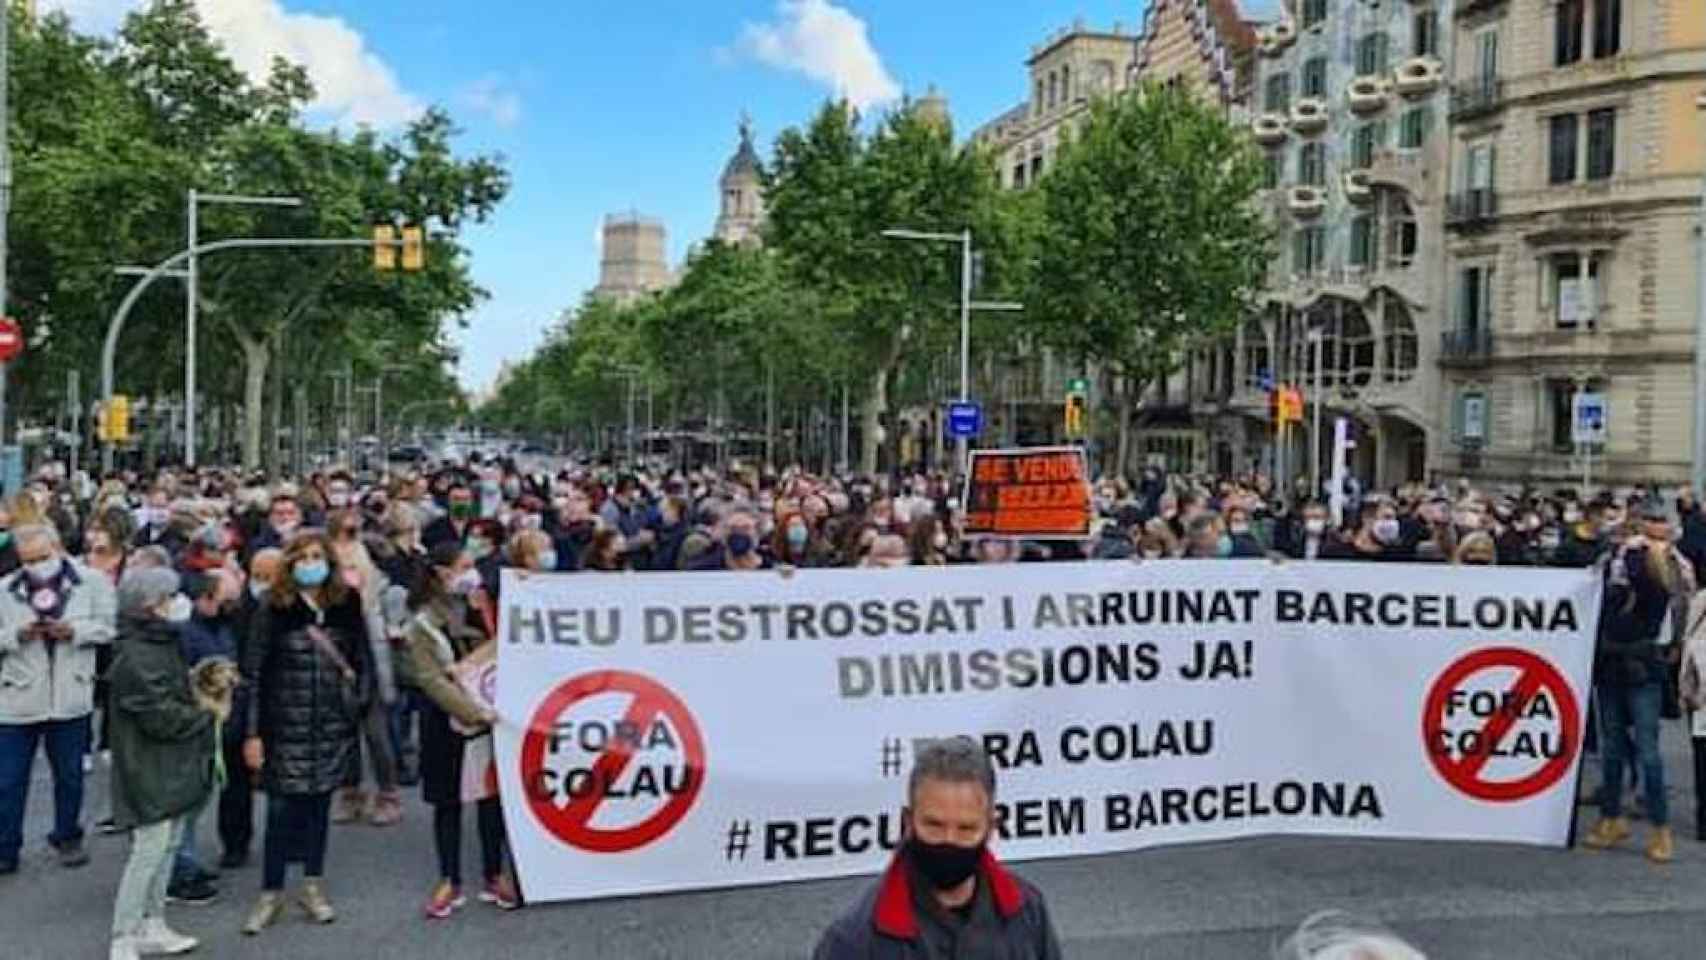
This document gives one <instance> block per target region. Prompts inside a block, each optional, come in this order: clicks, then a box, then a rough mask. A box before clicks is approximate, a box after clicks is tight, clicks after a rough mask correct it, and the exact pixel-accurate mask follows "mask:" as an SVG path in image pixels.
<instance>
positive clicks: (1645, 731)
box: [1596, 679, 1670, 827]
mask: <svg viewBox="0 0 1706 960" xmlns="http://www.w3.org/2000/svg"><path fill="white" fill-rule="evenodd" d="M1659 683H1660V681H1659V680H1656V679H1655V680H1651V681H1649V682H1647V683H1643V684H1639V685H1635V686H1628V685H1624V684H1619V683H1601V684H1599V687H1598V689H1597V690H1596V698H1597V700H1598V703H1599V708H1600V711H1599V712H1600V718H1601V723H1602V724H1603V726H1602V728H1601V730H1600V738H1599V746H1600V761H1601V763H1603V764H1604V768H1605V775H1604V778H1603V780H1602V782H1603V783H1605V784H1606V789H1605V790H1604V792H1603V794H1602V795H1601V797H1600V807H1599V811H1600V814H1601V815H1603V816H1606V817H1620V816H1622V815H1623V790H1622V785H1623V782H1624V781H1623V768H1624V766H1625V765H1626V764H1639V765H1640V769H1641V789H1642V790H1643V791H1645V794H1644V795H1645V797H1646V801H1647V817H1648V819H1650V820H1651V821H1652V822H1653V826H1655V827H1662V826H1664V825H1665V824H1667V823H1669V822H1670V809H1669V807H1668V806H1667V805H1666V798H1665V767H1664V758H1662V757H1660V756H1659V707H1660V705H1661V702H1662V701H1663V698H1664V693H1663V691H1662V690H1661V689H1660V687H1659ZM1625 726H1628V727H1630V728H1632V729H1631V732H1632V733H1633V734H1634V740H1635V743H1634V746H1635V755H1634V756H1633V757H1631V756H1629V738H1628V737H1625V736H1623V735H1622V733H1621V731H1622V729H1623V728H1624V727H1625Z"/></svg>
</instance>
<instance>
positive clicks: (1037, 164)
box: [1031, 153, 1043, 183]
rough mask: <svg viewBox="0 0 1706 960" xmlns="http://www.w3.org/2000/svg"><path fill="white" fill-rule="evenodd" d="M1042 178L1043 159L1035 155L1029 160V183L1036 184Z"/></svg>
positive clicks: (1040, 155) (1039, 155)
mask: <svg viewBox="0 0 1706 960" xmlns="http://www.w3.org/2000/svg"><path fill="white" fill-rule="evenodd" d="M1042 178H1043V157H1042V154H1040V153H1039V154H1037V155H1036V156H1034V157H1032V158H1031V182H1032V183H1036V182H1037V181H1038V180H1041V179H1042Z"/></svg>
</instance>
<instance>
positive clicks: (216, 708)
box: [190, 657, 243, 723]
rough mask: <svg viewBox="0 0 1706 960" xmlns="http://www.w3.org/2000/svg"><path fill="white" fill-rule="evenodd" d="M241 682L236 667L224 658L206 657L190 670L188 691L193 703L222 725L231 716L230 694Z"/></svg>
mask: <svg viewBox="0 0 1706 960" xmlns="http://www.w3.org/2000/svg"><path fill="white" fill-rule="evenodd" d="M242 682H243V675H242V674H241V673H239V672H238V670H237V665H236V664H235V663H232V662H231V661H230V660H227V659H225V658H224V657H208V658H207V659H205V660H203V661H201V662H200V663H198V664H196V665H195V666H194V667H191V668H190V690H191V692H192V693H194V694H195V702H196V704H197V705H199V706H200V707H201V708H202V709H203V710H207V711H209V712H211V713H212V714H213V715H214V716H215V717H218V718H219V722H220V723H224V722H225V721H226V719H227V718H229V717H230V716H231V694H232V692H233V691H235V690H236V689H237V685H238V684H239V683H242Z"/></svg>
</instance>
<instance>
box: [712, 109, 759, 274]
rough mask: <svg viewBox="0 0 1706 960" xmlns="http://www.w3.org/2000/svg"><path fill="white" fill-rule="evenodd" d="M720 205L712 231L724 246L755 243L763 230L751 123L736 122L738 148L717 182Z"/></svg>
mask: <svg viewBox="0 0 1706 960" xmlns="http://www.w3.org/2000/svg"><path fill="white" fill-rule="evenodd" d="M717 187H718V196H720V197H721V198H722V206H721V207H720V209H719V212H718V213H717V226H716V229H715V231H714V232H713V234H712V235H713V236H715V237H716V238H717V239H718V240H721V241H722V242H724V243H728V244H737V245H739V244H754V245H756V244H758V243H760V242H761V239H762V238H761V237H760V233H761V231H762V230H763V228H764V187H763V184H762V183H761V182H760V179H759V161H758V151H757V150H755V149H753V146H752V121H751V120H750V119H748V118H747V117H745V116H742V117H741V121H740V145H739V146H738V147H736V148H735V153H734V156H732V157H730V158H729V162H728V164H727V165H726V166H724V167H723V175H722V178H721V179H719V180H718V181H717Z"/></svg>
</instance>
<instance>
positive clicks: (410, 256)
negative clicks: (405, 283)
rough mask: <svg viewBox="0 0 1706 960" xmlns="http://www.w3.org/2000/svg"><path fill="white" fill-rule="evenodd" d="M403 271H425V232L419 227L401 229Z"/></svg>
mask: <svg viewBox="0 0 1706 960" xmlns="http://www.w3.org/2000/svg"><path fill="white" fill-rule="evenodd" d="M403 269H404V270H409V271H417V270H425V269H426V231H424V230H422V229H421V228H420V227H404V228H403Z"/></svg>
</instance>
